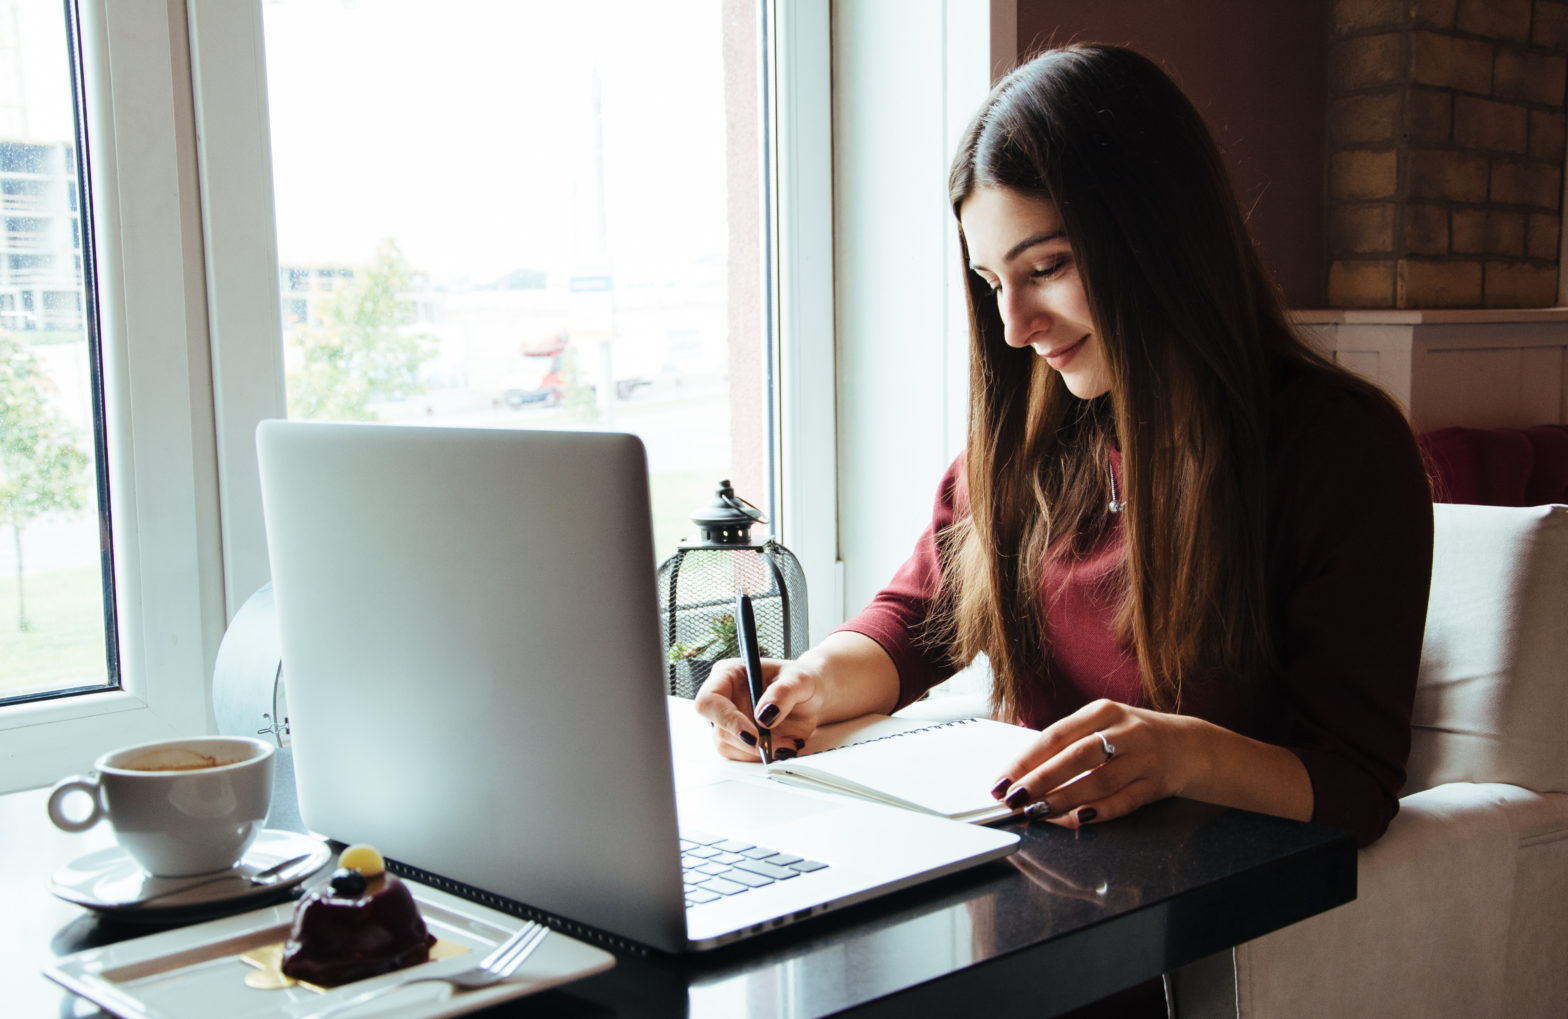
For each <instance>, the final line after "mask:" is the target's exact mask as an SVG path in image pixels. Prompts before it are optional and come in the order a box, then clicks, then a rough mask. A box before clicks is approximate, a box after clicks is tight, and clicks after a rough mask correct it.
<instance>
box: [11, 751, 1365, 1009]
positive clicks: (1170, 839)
mask: <svg viewBox="0 0 1568 1019" xmlns="http://www.w3.org/2000/svg"><path fill="white" fill-rule="evenodd" d="M286 759H287V755H286V754H285V755H280V761H283V762H284V763H286ZM279 779H280V783H279V788H280V793H279V795H278V796H277V802H275V804H274V812H273V816H272V817H270V818H269V819H268V826H269V827H274V828H293V829H296V830H298V829H299V828H300V825H299V822H298V817H297V816H296V815H295V814H294V813H293V797H292V778H291V776H290V775H289V773H288V769H287V768H286V767H285V768H283V769H280V772H279ZM43 802H44V793H43V792H42V791H38V790H34V791H30V792H26V793H14V794H10V795H7V796H0V822H3V823H4V824H5V831H6V836H7V837H6V839H5V841H4V844H3V845H0V875H3V876H0V890H4V892H5V901H6V902H7V903H8V904H10V905H11V906H12V907H13V908H12V909H8V910H7V912H8V913H9V914H10V916H9V917H8V918H7V924H9V925H10V929H9V930H8V931H7V932H5V934H4V935H0V952H3V955H0V960H3V961H0V982H3V985H4V986H6V987H7V989H8V991H7V995H8V997H12V994H13V990H14V993H15V994H16V995H19V996H20V997H13V1004H21V1005H23V1006H26V1007H24V1008H23V1010H19V1011H15V1012H10V1013H8V1014H15V1015H18V1016H22V1015H35V1014H37V1015H61V1016H91V1015H97V1014H98V1013H97V1012H95V1011H94V1009H93V1008H92V1006H91V1005H90V1004H89V1003H87V1002H83V1001H80V1000H79V999H76V998H74V997H73V996H71V995H69V994H67V993H66V992H64V991H63V990H61V989H59V988H57V987H55V986H54V985H53V984H51V983H49V982H48V981H47V980H45V978H43V977H42V976H41V975H39V973H38V967H39V966H40V965H42V964H44V963H45V962H47V960H48V958H50V957H51V956H59V955H64V954H68V953H70V952H73V951H77V950H79V949H82V948H87V947H92V946H95V945H100V944H104V943H107V942H110V941H116V940H120V939H123V938H125V937H133V936H136V935H138V934H142V933H146V932H147V931H146V928H142V927H129V928H128V927H126V926H124V925H121V924H115V923H112V922H107V921H102V920H99V919H97V918H96V917H95V916H94V915H93V914H91V913H88V912H87V911H85V910H82V909H80V908H79V907H76V906H71V905H68V904H66V903H62V902H59V901H58V900H54V899H53V898H52V897H51V896H50V895H49V894H48V892H47V890H46V885H47V881H48V876H49V874H50V873H52V871H53V869H54V868H55V867H58V866H59V865H60V864H62V863H64V862H66V861H67V860H69V859H70V858H71V857H72V856H73V855H76V854H79V853H82V852H86V851H88V850H90V849H95V848H99V847H101V846H102V845H105V844H108V842H109V841H110V836H108V834H107V832H106V831H104V830H102V828H103V826H100V829H98V830H95V831H94V833H93V838H94V839H95V841H93V842H91V843H89V842H88V841H85V839H87V836H65V835H63V834H62V833H60V832H58V831H55V830H54V829H53V827H52V826H51V825H50V824H49V822H48V820H47V818H46V817H45V813H44V809H43ZM1014 830H1017V831H1019V832H1020V833H1021V834H1022V835H1023V845H1022V847H1021V848H1020V850H1019V851H1018V852H1017V853H1015V854H1014V855H1013V856H1011V857H1009V858H1007V859H1006V860H1003V861H998V862H994V863H990V864H986V865H984V866H982V867H979V868H975V869H973V870H971V871H968V872H966V873H963V874H959V875H955V876H953V877H949V878H945V879H942V880H938V881H935V882H931V883H929V884H926V885H923V886H921V887H919V888H915V889H910V890H907V891H903V892H899V893H895V894H892V895H889V896H886V897H884V898H882V899H879V900H876V901H873V902H870V903H864V904H861V905H858V906H854V907H851V908H848V909H845V910H843V911H841V912H838V913H834V914H829V915H827V916H823V917H819V918H815V919H813V920H811V921H808V922H806V923H803V924H799V925H796V926H794V927H792V928H788V929H786V930H781V931H776V932H771V933H769V934H766V935H763V936H761V937H758V938H755V939H752V940H750V941H747V942H745V943H743V944H740V945H734V946H729V947H726V948H723V949H719V950H717V951H713V952H707V953H702V954H701V955H698V956H692V957H684V958H675V957H671V956H667V955H662V954H659V953H638V952H635V951H627V950H625V949H620V950H617V951H616V955H617V965H616V966H615V968H613V969H611V970H610V971H608V972H606V973H603V974H600V975H598V976H595V977H590V978H588V979H586V980H582V981H579V982H577V983H574V984H570V985H568V986H566V987H562V988H558V989H556V990H553V991H546V992H544V993H542V994H539V995H534V996H531V997H528V998H523V999H519V1000H517V1001H516V1002H514V1003H512V1004H511V1005H510V1006H502V1007H501V1008H498V1009H495V1010H493V1011H492V1012H491V1013H487V1014H507V1013H508V1011H509V1010H515V1011H517V1012H519V1013H521V1012H523V1011H525V1010H526V1011H527V1013H528V1014H530V1015H563V1016H609V1015H624V1016H708V1015H713V1016H736V1015H747V1016H762V1017H775V1016H776V1017H804V1016H819V1015H833V1014H848V1013H852V1014H858V1015H907V1014H908V1013H909V1011H910V1009H912V1008H915V1007H917V1006H918V1009H919V1012H920V1014H947V1013H951V1014H959V1013H962V1012H964V1011H966V1006H969V1007H971V1008H972V1006H973V1003H974V1002H975V1001H976V1000H983V1001H984V1002H985V1007H986V1009H987V1011H993V1010H994V1011H998V1012H1000V1013H1002V1014H1009V1013H1010V1011H1011V1010H1013V1009H1019V1010H1023V1009H1027V1010H1028V1012H1029V1014H1032V1015H1038V1016H1050V1015H1056V1014H1058V1013H1060V1012H1063V1011H1066V1010H1069V1009H1072V1008H1075V1007H1077V1006H1079V1005H1082V1004H1085V1003H1088V1002H1091V1001H1094V1000H1097V999H1099V998H1101V997H1103V996H1105V995H1107V994H1110V993H1113V992H1115V991H1117V990H1120V989H1122V988H1124V987H1128V986H1131V985H1133V984H1136V983H1139V982H1141V981H1144V980H1147V979H1149V978H1151V977H1155V976H1158V975H1159V974H1160V973H1162V972H1165V971H1168V970H1171V969H1174V968H1175V967H1178V966H1181V965H1183V964H1185V963H1188V962H1192V961H1195V960H1197V959H1199V958H1202V957H1203V956H1205V955H1209V954H1211V953H1213V952H1216V951H1219V950H1222V949H1224V948H1228V947H1230V946H1233V945H1236V944H1238V943H1240V942H1242V941H1246V940H1248V939H1250V938H1254V937H1257V936H1260V935H1262V934H1265V933H1268V932H1269V931H1272V930H1276V929H1278V928H1280V927H1283V926H1286V925H1288V924H1291V923H1294V922H1296V921H1297V920H1301V919H1304V918H1305V917H1308V916H1311V915H1313V914H1315V913H1318V912H1322V911H1324V910H1326V909H1330V908H1332V907H1334V906H1337V905H1340V904H1342V903H1345V902H1348V901H1350V900H1351V899H1353V898H1354V897H1355V891H1356V851H1355V843H1354V840H1353V839H1352V838H1351V836H1350V835H1349V834H1347V833H1344V832H1339V831H1336V830H1333V829H1329V828H1323V827H1319V826H1315V825H1309V824H1302V823H1299V822H1295V821H1287V820H1283V819H1280V818H1273V817H1267V816H1264V815H1260V814H1252V813H1248V812H1245V811H1239V810H1231V809H1226V808H1220V807H1213V806H1209V805H1206V804H1200V803H1195V802H1192V801H1187V800H1167V801H1165V802H1162V803H1157V804H1154V805H1151V806H1149V807H1145V808H1144V809H1142V810H1140V811H1138V812H1137V813H1136V814H1133V815H1131V816H1129V817H1126V818H1122V819H1119V820H1115V821H1110V822H1105V823H1102V824H1098V825H1093V826H1090V827H1088V828H1085V829H1082V830H1080V831H1077V832H1073V831H1069V830H1066V829H1062V828H1059V827H1056V826H1055V825H1050V824H1043V823H1041V824H1034V825H1024V824H1022V823H1019V824H1018V825H1016V827H1015V829H1014ZM33 831H36V832H38V833H39V835H40V838H39V839H37V840H32V839H29V838H27V837H26V836H27V834H30V833H31V832H33ZM46 831H47V833H48V834H47V835H46V834H45V832H46ZM62 847H69V848H66V849H64V851H63V852H62ZM579 936H580V935H579Z"/></svg>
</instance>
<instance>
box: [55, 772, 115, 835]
mask: <svg viewBox="0 0 1568 1019" xmlns="http://www.w3.org/2000/svg"><path fill="white" fill-rule="evenodd" d="M78 790H80V791H81V792H84V793H86V794H87V795H88V798H90V799H91V800H92V801H93V809H92V810H90V811H88V812H87V816H86V817H83V818H77V819H73V818H70V817H67V816H66V814H65V811H64V810H62V809H61V806H62V805H63V804H64V802H65V798H66V796H67V795H69V794H70V793H73V792H77V791H78ZM102 817H103V801H102V800H100V799H99V798H98V776H97V775H96V774H94V775H75V776H73V777H71V778H63V779H61V780H60V781H58V782H56V783H55V784H54V788H53V789H51V790H49V820H51V821H53V822H54V823H55V825H56V827H59V828H63V829H65V830H66V831H71V832H77V831H86V830H87V829H89V828H91V827H92V826H93V825H95V824H97V823H98V821H99V820H100V819H101V818H102Z"/></svg>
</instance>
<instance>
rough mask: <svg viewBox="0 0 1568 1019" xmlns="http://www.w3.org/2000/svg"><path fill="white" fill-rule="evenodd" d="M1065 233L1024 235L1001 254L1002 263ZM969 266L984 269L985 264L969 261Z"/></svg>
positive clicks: (1058, 231) (1063, 235)
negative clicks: (1005, 252)
mask: <svg viewBox="0 0 1568 1019" xmlns="http://www.w3.org/2000/svg"><path fill="white" fill-rule="evenodd" d="M1066 235H1067V231H1065V230H1051V231H1048V232H1046V233H1039V234H1035V235H1034V236H1032V237H1025V238H1024V239H1023V240H1021V241H1019V242H1018V243H1017V244H1014V245H1013V246H1012V247H1011V248H1008V249H1007V254H1005V255H1003V256H1002V262H1003V263H1004V264H1005V263H1007V262H1011V261H1012V260H1013V259H1015V258H1017V257H1018V256H1019V255H1021V254H1023V253H1024V252H1025V251H1028V250H1029V249H1030V248H1032V247H1034V246H1035V245H1036V244H1044V243H1045V242H1046V241H1054V240H1057V239H1058V238H1061V237H1065V236H1066ZM969 268H971V269H974V270H977V271H978V270H980V269H984V268H985V266H983V265H980V264H978V263H976V262H970V263H969Z"/></svg>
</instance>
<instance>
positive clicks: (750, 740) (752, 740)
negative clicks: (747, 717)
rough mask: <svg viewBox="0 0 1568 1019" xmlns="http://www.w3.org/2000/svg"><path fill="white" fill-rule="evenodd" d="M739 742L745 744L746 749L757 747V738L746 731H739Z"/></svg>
mask: <svg viewBox="0 0 1568 1019" xmlns="http://www.w3.org/2000/svg"><path fill="white" fill-rule="evenodd" d="M740 741H741V742H742V743H744V744H746V745H747V746H748V747H754V746H756V745H757V737H755V736H753V735H752V734H751V733H750V732H748V731H746V730H745V729H742V730H741V731H740Z"/></svg>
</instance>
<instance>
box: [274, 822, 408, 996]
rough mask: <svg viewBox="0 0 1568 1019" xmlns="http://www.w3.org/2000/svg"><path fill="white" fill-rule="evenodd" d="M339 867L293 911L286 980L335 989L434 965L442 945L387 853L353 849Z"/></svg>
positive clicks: (286, 946)
mask: <svg viewBox="0 0 1568 1019" xmlns="http://www.w3.org/2000/svg"><path fill="white" fill-rule="evenodd" d="M339 862H340V864H341V866H340V867H339V869H338V870H337V871H336V872H335V873H334V874H333V875H332V880H331V882H330V883H329V884H328V886H327V887H326V888H323V889H320V890H317V891H313V892H311V893H309V894H308V895H306V896H305V897H304V898H303V899H301V900H300V901H299V905H298V906H296V907H295V909H294V926H293V928H292V929H291V930H290V931H289V938H288V941H287V942H285V943H284V946H283V972H284V974H285V975H287V976H289V977H292V978H293V979H295V980H302V981H304V982H306V983H311V984H317V985H319V986H322V987H336V986H337V985H339V984H346V983H349V982H350V981H354V980H363V979H365V978H366V977H373V976H379V975H380V974H382V973H390V972H392V971H393V970H396V969H402V968H404V967H405V966H413V965H415V964H417V963H421V962H424V961H425V960H426V959H428V958H430V946H431V945H433V944H435V940H436V939H435V938H434V937H433V936H432V935H431V934H430V932H429V931H427V930H426V929H425V921H424V920H423V919H421V918H420V915H419V910H418V909H417V908H415V906H414V896H413V895H412V894H411V893H410V892H409V890H408V886H407V885H405V884H403V882H401V881H399V880H398V879H397V877H396V876H395V875H393V874H388V873H387V872H386V870H385V869H384V867H385V865H384V863H383V861H382V859H381V854H380V853H378V852H376V851H375V850H374V849H371V848H370V847H368V846H350V847H349V848H348V849H345V850H344V851H343V856H342V858H341V859H340V860H339Z"/></svg>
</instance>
